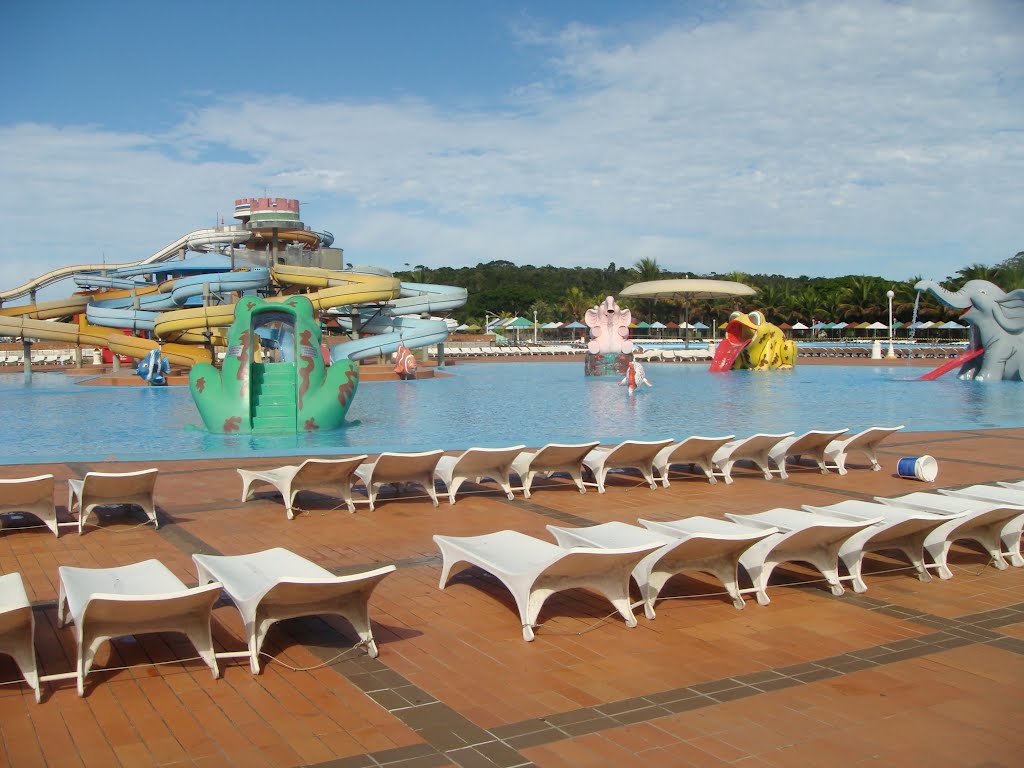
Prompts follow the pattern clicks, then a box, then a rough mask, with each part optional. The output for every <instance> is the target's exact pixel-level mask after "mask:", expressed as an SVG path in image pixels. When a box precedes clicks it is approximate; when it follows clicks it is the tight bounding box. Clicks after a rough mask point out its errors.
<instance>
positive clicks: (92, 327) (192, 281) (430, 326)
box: [0, 265, 467, 367]
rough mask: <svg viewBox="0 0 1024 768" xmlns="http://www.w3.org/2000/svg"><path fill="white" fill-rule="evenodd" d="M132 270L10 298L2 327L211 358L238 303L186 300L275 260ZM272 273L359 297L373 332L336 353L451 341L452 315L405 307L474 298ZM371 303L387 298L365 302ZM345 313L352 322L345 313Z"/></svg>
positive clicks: (324, 304) (242, 279)
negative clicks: (61, 295) (15, 300)
mask: <svg viewBox="0 0 1024 768" xmlns="http://www.w3.org/2000/svg"><path fill="white" fill-rule="evenodd" d="M133 266H134V265H133ZM132 271H133V272H138V270H132ZM142 271H143V272H144V271H145V270H144V269H143V270H142ZM123 274H124V273H123V272H122V273H120V274H116V275H112V276H106V277H102V278H100V277H97V276H89V277H87V278H83V282H84V283H86V284H88V285H93V286H95V285H97V281H99V282H102V283H103V284H104V285H109V286H111V287H115V286H116V287H115V289H114V290H110V291H107V292H104V293H102V294H99V297H96V298H94V297H90V296H74V297H71V298H69V299H59V300H55V301H50V302H40V303H37V304H33V305H24V306H20V307H7V308H0V335H8V336H22V337H27V338H34V339H43V340H51V341H66V342H70V343H72V344H77V345H82V346H103V347H108V348H109V349H110V350H111V351H113V352H114V353H116V354H122V355H128V356H131V357H134V358H140V359H141V358H144V357H145V356H146V355H148V354H149V353H150V352H151V351H152V350H153V349H157V348H159V349H161V352H162V354H163V355H164V357H166V358H167V359H168V360H169V361H170V362H171V363H172V364H174V365H184V366H189V367H190V366H192V365H194V364H195V363H196V362H209V360H210V353H209V351H208V348H207V345H208V344H209V343H211V342H212V343H214V344H217V343H221V344H223V341H224V340H223V334H222V331H221V330H220V329H223V328H226V327H228V326H230V325H231V323H232V322H233V321H234V319H235V305H234V304H219V305H214V306H204V307H192V308H181V306H182V304H184V303H185V302H187V301H188V299H190V298H194V297H196V296H201V295H203V293H204V292H206V291H209V292H212V293H223V292H236V291H241V290H250V289H253V288H259V287H263V286H265V285H266V284H267V281H268V273H267V270H265V269H262V268H258V269H252V270H249V271H246V272H222V273H213V274H203V275H194V276H188V277H183V278H177V279H173V280H166V281H164V282H163V283H160V284H158V285H147V284H144V283H143V284H132V287H131V288H126V287H123V286H124V285H125V283H124V282H123V280H124V277H122V275H123ZM272 275H273V277H274V279H275V280H276V281H277V282H278V283H280V284H281V285H284V286H297V287H303V288H318V289H319V290H316V291H314V292H312V293H308V294H305V296H306V298H308V299H309V300H310V302H311V303H312V305H313V308H314V309H315V310H317V311H325V310H328V309H334V308H338V307H349V308H352V309H353V310H354V311H357V312H358V313H359V317H360V320H359V323H360V330H361V331H362V332H365V333H367V334H372V335H368V336H365V337H363V338H360V339H354V340H352V341H349V342H344V343H342V344H339V345H337V346H336V347H335V350H334V353H333V355H332V357H333V359H334V360H340V359H348V360H361V359H365V358H370V357H375V356H377V355H381V354H388V353H390V352H392V351H394V350H395V349H397V348H398V345H399V344H405V346H407V347H409V348H415V347H422V346H427V345H430V344H436V343H439V342H442V341H444V340H445V339H446V338H447V337H448V325H447V323H446V322H445V321H444V320H437V319H422V318H420V317H404V316H399V315H419V314H424V313H427V314H429V313H431V312H442V311H448V310H451V309H455V308H458V307H460V306H462V305H463V304H465V302H466V298H467V292H466V290H465V289H463V288H453V287H451V286H439V285H428V284H419V283H401V282H400V281H399V280H398V279H397V278H394V277H391V276H390V274H388V275H381V274H372V273H368V272H339V271H332V270H324V269H317V268H311V267H292V266H287V265H278V266H277V267H275V268H274V269H273V272H272ZM288 298H290V297H289V296H288V295H284V296H278V297H274V298H271V299H270V301H286V300H287V299H288ZM365 304H374V305H377V306H374V307H369V308H368V307H365V306H360V305H365ZM83 310H84V311H85V314H86V317H85V318H83V319H82V320H81V321H80V324H74V323H59V322H52V321H48V320H47V318H56V317H67V316H69V315H73V314H80V313H82V311H83ZM341 319H342V321H343V324H345V323H344V320H345V318H344V316H343V315H342V316H341ZM350 323H351V321H350V320H349V324H350ZM124 329H128V330H145V331H149V332H152V333H155V335H156V336H157V337H158V338H160V339H161V340H163V341H164V342H171V343H164V344H162V345H161V344H160V343H159V342H157V341H154V340H150V339H140V338H136V337H132V336H126V335H124V333H123V330H124ZM199 345H203V346H199Z"/></svg>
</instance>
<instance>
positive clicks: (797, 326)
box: [793, 322, 807, 331]
mask: <svg viewBox="0 0 1024 768" xmlns="http://www.w3.org/2000/svg"><path fill="white" fill-rule="evenodd" d="M793 330H794V331H806V330H807V326H806V325H804V324H803V323H799V322H798V323H795V324H794V325H793Z"/></svg>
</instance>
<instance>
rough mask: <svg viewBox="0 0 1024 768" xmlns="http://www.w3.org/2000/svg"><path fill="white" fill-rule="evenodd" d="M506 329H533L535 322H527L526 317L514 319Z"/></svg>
mask: <svg viewBox="0 0 1024 768" xmlns="http://www.w3.org/2000/svg"><path fill="white" fill-rule="evenodd" d="M505 327H506V328H533V320H527V319H526V318H525V317H517V318H514V319H513V320H512V321H511V322H509V323H507V324H506V325H505Z"/></svg>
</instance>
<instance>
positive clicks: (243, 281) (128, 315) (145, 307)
mask: <svg viewBox="0 0 1024 768" xmlns="http://www.w3.org/2000/svg"><path fill="white" fill-rule="evenodd" d="M269 283H270V270H268V269H265V268H262V267H261V268H257V269H251V270H248V271H247V272H216V273H213V274H207V275H189V276H188V277H179V278H178V279H177V280H175V281H174V282H173V285H172V286H171V289H170V290H169V291H167V292H165V293H150V294H146V295H144V296H137V297H135V298H131V297H122V298H119V299H101V300H99V301H94V302H92V303H90V304H89V305H88V306H86V308H85V316H86V318H87V319H88V320H89V322H90V323H92V324H93V325H100V326H103V327H105V328H129V329H131V330H136V331H152V330H153V327H154V323H155V322H156V318H157V316H158V315H159V314H160V313H161V312H166V311H168V310H172V309H180V308H182V307H183V306H184V305H185V304H186V302H188V300H189V299H192V298H195V297H197V296H202V295H203V292H204V286H209V291H210V292H211V293H230V292H233V291H251V290H257V289H260V288H266V287H267V285H268V284H269ZM136 285H138V284H136ZM136 303H137V304H138V306H135V304H136Z"/></svg>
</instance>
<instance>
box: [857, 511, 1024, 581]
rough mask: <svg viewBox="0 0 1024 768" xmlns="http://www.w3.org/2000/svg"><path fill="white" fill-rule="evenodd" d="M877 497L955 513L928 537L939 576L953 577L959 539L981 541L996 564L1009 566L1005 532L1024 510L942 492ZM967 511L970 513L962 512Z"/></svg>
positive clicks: (925, 544) (943, 577)
mask: <svg viewBox="0 0 1024 768" xmlns="http://www.w3.org/2000/svg"><path fill="white" fill-rule="evenodd" d="M875 499H876V500H877V501H880V502H882V503H883V504H889V505H891V506H894V507H906V508H908V509H917V510H923V511H925V512H934V513H935V514H937V515H947V516H949V515H955V518H954V519H952V520H950V521H949V522H948V523H945V524H944V525H940V526H939V527H938V528H936V529H935V530H934V531H932V533H931V534H930V535H929V536H928V537H927V538H926V539H925V541H924V550H925V552H927V553H928V556H929V557H931V559H932V561H933V562H934V563H935V564H936V565H937V566H938V569H939V578H942V579H951V578H953V572H952V571H951V570H950V569H949V566H948V565H947V559H948V557H949V550H950V547H952V546H953V542H954V541H957V540H967V541H974V542H976V543H978V544H980V545H981V546H982V547H983V548H984V550H985V551H986V552H988V555H989V557H991V558H992V564H993V565H994V566H995V567H996V568H998V569H999V570H1003V569H1005V568H1007V567H1008V565H1007V562H1006V560H1005V559H1004V558H1003V553H1002V533H1003V529H1004V528H1006V527H1007V525H1009V524H1011V523H1013V522H1014V521H1015V520H1016V519H1019V518H1020V516H1021V515H1024V510H1021V508H1020V507H1016V506H1007V505H1005V504H1000V503H998V502H996V503H993V502H990V501H979V500H977V499H963V498H956V497H953V496H943V495H942V494H939V493H923V492H920V491H919V492H917V493H910V494H907V495H906V496H897V497H895V498H883V497H881V496H876V497H875ZM961 513H966V514H961Z"/></svg>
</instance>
